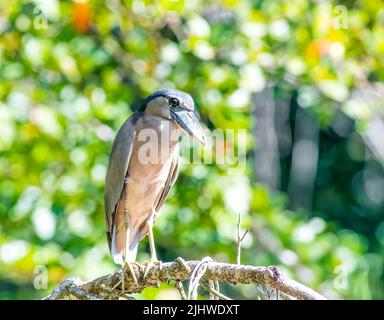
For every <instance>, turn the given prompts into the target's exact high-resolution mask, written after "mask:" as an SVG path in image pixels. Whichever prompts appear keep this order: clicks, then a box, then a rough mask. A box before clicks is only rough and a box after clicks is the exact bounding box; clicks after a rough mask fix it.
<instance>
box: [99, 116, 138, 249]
mask: <svg viewBox="0 0 384 320" xmlns="http://www.w3.org/2000/svg"><path fill="white" fill-rule="evenodd" d="M138 117H139V114H137V113H134V114H133V115H132V116H131V117H130V118H128V119H127V121H125V123H124V124H123V126H122V127H121V128H120V130H119V132H118V133H117V135H116V138H115V141H114V142H113V145H112V151H111V155H110V158H109V165H108V171H107V176H106V179H105V192H104V206H105V218H106V227H107V235H108V240H109V242H110V235H111V232H112V228H113V226H112V224H113V219H114V215H115V210H116V205H117V202H118V201H119V199H120V196H121V192H122V191H123V188H124V179H125V177H126V174H127V170H128V164H129V160H130V157H131V153H132V144H133V139H134V136H135V125H136V122H137V119H138ZM109 244H110V243H109Z"/></svg>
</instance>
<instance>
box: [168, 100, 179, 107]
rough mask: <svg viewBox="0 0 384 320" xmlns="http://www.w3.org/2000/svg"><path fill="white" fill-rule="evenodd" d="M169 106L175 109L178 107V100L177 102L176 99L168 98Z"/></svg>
mask: <svg viewBox="0 0 384 320" xmlns="http://www.w3.org/2000/svg"><path fill="white" fill-rule="evenodd" d="M169 105H170V106H171V107H172V108H174V107H177V106H178V105H179V100H177V99H176V98H170V99H169Z"/></svg>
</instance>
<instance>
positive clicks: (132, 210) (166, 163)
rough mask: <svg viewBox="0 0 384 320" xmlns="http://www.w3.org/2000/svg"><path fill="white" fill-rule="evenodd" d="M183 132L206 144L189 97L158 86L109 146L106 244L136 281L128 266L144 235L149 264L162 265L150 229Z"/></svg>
mask: <svg viewBox="0 0 384 320" xmlns="http://www.w3.org/2000/svg"><path fill="white" fill-rule="evenodd" d="M182 133H186V134H188V135H189V136H191V137H192V139H194V140H196V141H198V142H199V143H201V144H202V145H204V144H205V143H206V136H205V133H204V131H203V129H202V127H201V125H200V123H199V120H198V118H197V116H196V115H195V103H194V101H193V99H192V97H191V96H190V95H189V94H187V93H185V92H183V91H180V90H176V89H160V90H157V91H155V92H153V93H152V94H150V95H149V96H148V97H147V98H145V99H144V100H143V102H142V104H141V105H140V107H139V108H138V110H137V111H135V112H134V113H133V114H132V115H131V116H130V117H129V118H128V119H127V120H126V121H125V122H124V124H123V125H122V126H121V128H120V129H119V130H118V132H117V134H116V137H115V139H114V141H113V144H112V150H111V153H110V157H109V163H108V169H107V174H106V179H105V190H104V205H105V217H106V233H107V239H108V246H109V250H110V253H111V255H112V258H113V261H114V262H115V263H116V264H119V265H122V266H123V265H127V266H128V268H129V270H130V271H131V273H132V275H133V277H134V280H135V281H137V279H136V277H135V274H134V272H133V268H132V264H135V263H137V262H136V255H137V248H138V245H139V243H140V241H141V240H142V239H143V238H144V237H145V236H147V235H148V239H149V247H150V261H149V263H148V265H147V267H148V268H150V267H151V266H153V265H154V264H156V263H160V261H159V260H158V259H157V254H156V249H155V240H154V236H153V230H152V229H153V224H154V223H155V222H156V219H157V217H158V213H159V210H160V208H161V207H162V205H163V204H164V201H165V200H166V198H167V196H168V194H169V192H170V190H171V188H172V186H173V185H174V183H175V181H176V178H177V176H178V171H179V138H180V137H181V134H182ZM146 271H148V269H147V270H146ZM144 277H145V274H144Z"/></svg>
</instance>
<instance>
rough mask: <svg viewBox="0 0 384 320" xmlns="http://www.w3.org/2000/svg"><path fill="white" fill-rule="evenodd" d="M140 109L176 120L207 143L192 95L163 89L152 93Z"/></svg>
mask: <svg viewBox="0 0 384 320" xmlns="http://www.w3.org/2000/svg"><path fill="white" fill-rule="evenodd" d="M139 110H140V111H143V112H145V113H147V114H151V115H155V116H159V117H162V118H165V119H167V120H170V121H174V122H175V123H177V125H178V126H180V127H181V128H182V129H183V130H184V131H185V132H186V133H188V134H189V135H190V136H191V137H192V138H194V139H196V140H197V141H199V142H200V143H202V144H205V143H206V138H205V134H204V132H203V129H202V128H201V126H200V123H199V120H198V119H197V117H196V115H195V113H194V110H195V103H194V102H193V99H192V97H191V96H190V95H189V94H187V93H185V92H183V91H180V90H176V89H161V90H157V91H155V92H154V93H152V94H150V95H149V96H148V97H147V98H146V99H145V100H144V101H143V103H142V105H141V107H140V109H139Z"/></svg>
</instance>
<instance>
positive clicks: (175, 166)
mask: <svg viewBox="0 0 384 320" xmlns="http://www.w3.org/2000/svg"><path fill="white" fill-rule="evenodd" d="M178 173H179V151H178V150H176V151H175V153H174V155H173V159H172V163H171V167H170V170H169V174H168V177H167V180H166V181H165V184H164V188H163V189H162V191H161V194H160V197H159V198H158V201H157V203H156V204H155V209H156V212H159V210H160V208H161V206H162V205H163V203H164V201H165V199H167V196H168V194H169V191H170V190H171V188H172V186H173V185H174V183H175V181H176V178H177V174H178Z"/></svg>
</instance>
